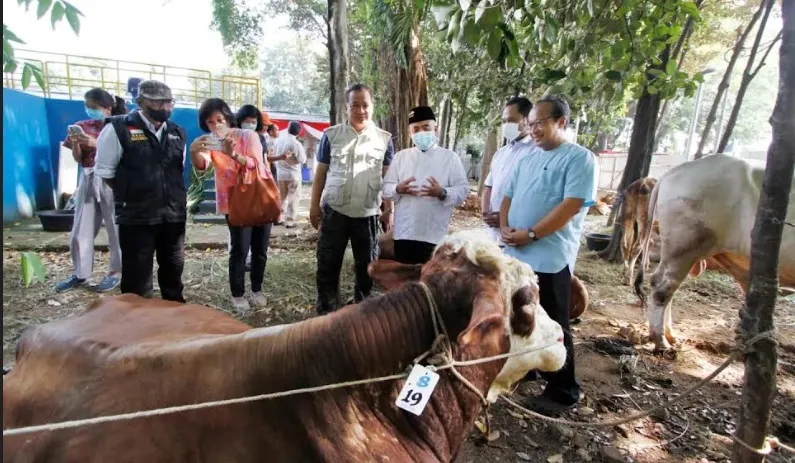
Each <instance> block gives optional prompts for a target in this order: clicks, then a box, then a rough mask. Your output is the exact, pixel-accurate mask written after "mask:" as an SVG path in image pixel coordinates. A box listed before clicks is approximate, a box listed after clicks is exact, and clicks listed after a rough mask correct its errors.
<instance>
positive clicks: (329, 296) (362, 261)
mask: <svg viewBox="0 0 795 463" xmlns="http://www.w3.org/2000/svg"><path fill="white" fill-rule="evenodd" d="M349 240H350V242H351V249H352V250H353V262H354V272H355V277H356V281H355V285H354V288H353V291H354V294H353V299H354V301H355V302H361V301H362V300H364V298H366V297H368V296H369V295H370V291H371V290H372V289H373V281H372V280H371V279H370V276H369V275H368V274H367V266H368V265H370V263H371V262H373V261H374V260H376V259H378V216H377V215H373V216H370V217H361V218H355V217H348V216H347V215H343V214H340V213H339V212H336V211H335V210H333V209H332V208H331V207H329V206H328V205H327V204H324V205H323V223H322V225H321V227H320V238H319V240H318V242H317V303H316V305H315V310H317V312H318V313H319V314H325V313H328V312H331V311H334V310H337V309H338V308H340V307H341V306H342V300H341V299H340V270H342V261H343V259H344V258H345V248H347V247H348V241H349Z"/></svg>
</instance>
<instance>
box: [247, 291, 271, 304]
mask: <svg viewBox="0 0 795 463" xmlns="http://www.w3.org/2000/svg"><path fill="white" fill-rule="evenodd" d="M251 302H252V303H253V304H254V305H255V306H257V307H265V306H266V305H268V298H266V297H265V295H264V294H263V293H262V291H260V292H256V293H251Z"/></svg>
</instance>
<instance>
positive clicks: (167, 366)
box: [3, 233, 566, 463]
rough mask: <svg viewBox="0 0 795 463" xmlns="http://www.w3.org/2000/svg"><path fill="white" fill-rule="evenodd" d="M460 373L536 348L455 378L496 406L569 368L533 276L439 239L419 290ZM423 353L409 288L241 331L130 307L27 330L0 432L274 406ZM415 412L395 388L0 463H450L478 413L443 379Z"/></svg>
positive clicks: (155, 305) (169, 308)
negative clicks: (540, 373) (523, 386)
mask: <svg viewBox="0 0 795 463" xmlns="http://www.w3.org/2000/svg"><path fill="white" fill-rule="evenodd" d="M420 279H421V281H423V282H425V283H426V284H427V285H428V287H429V288H430V290H431V293H432V294H433V298H434V299H435V301H436V303H437V304H438V307H439V310H440V312H441V315H442V318H443V321H444V324H445V326H446V327H447V330H448V332H449V333H450V336H451V342H452V344H453V355H454V357H455V358H456V359H459V360H463V359H477V358H483V357H487V356H493V355H497V354H502V353H507V352H509V351H511V350H514V351H515V350H516V349H522V348H527V347H532V346H537V347H539V348H543V349H540V350H538V351H535V352H530V353H525V354H523V355H521V356H518V357H513V358H511V359H510V360H508V361H505V360H502V361H494V362H490V363H485V364H480V365H477V366H471V367H466V368H459V371H460V372H461V373H462V374H463V375H464V376H465V377H466V378H467V379H468V380H469V381H470V382H471V383H472V384H473V385H474V386H475V387H476V388H477V389H478V390H479V391H480V392H481V393H482V394H487V393H488V395H489V397H490V398H491V399H492V400H493V399H495V398H496V394H497V393H499V392H500V391H502V390H505V389H507V388H509V387H510V386H511V384H512V383H513V382H515V381H516V380H518V379H519V378H521V377H522V376H523V375H524V374H525V372H526V371H528V370H530V369H533V368H537V369H541V370H545V371H554V370H557V369H559V368H561V367H562V366H563V363H564V362H565V356H566V354H565V348H564V346H563V343H562V331H561V329H560V325H558V324H557V323H555V322H553V321H552V320H550V319H549V317H547V316H546V313H545V312H544V310H543V309H542V308H541V307H540V305H539V304H538V287H537V285H536V283H535V275H534V274H533V272H532V270H531V269H530V268H529V267H528V266H527V265H524V264H521V263H519V262H518V261H516V260H514V259H510V258H507V257H506V256H504V255H503V253H502V252H500V249H499V248H498V247H497V246H496V245H494V244H492V243H491V242H490V241H489V239H488V237H486V236H485V235H482V236H481V237H478V236H474V235H472V234H467V233H459V234H454V235H451V236H449V237H448V238H447V239H446V240H445V242H444V243H443V244H442V245H441V246H440V247H439V248H438V249H437V251H436V253H435V255H434V257H433V259H432V260H431V261H430V262H429V263H427V264H426V265H425V266H424V267H423V269H422V272H421V275H420ZM433 340H434V330H433V328H432V321H431V312H430V308H429V301H428V299H427V298H426V296H425V293H424V291H423V290H422V288H421V287H420V286H419V285H417V284H408V285H403V286H402V287H401V288H398V289H396V290H395V291H393V292H390V293H388V294H386V295H384V296H382V297H378V298H373V299H370V300H367V301H365V302H362V303H361V304H358V305H355V306H348V307H346V308H343V309H341V310H340V311H338V312H336V313H333V314H331V315H328V316H324V317H318V318H314V319H310V320H307V321H304V322H300V323H295V324H291V325H284V326H280V327H271V328H262V329H250V327H249V326H247V325H245V324H242V323H240V322H237V321H235V320H233V319H232V318H231V317H228V316H227V315H225V314H222V313H219V312H215V311H213V310H212V309H209V308H205V307H201V306H196V305H184V304H178V303H174V302H165V301H160V300H149V299H142V298H138V297H137V296H132V295H122V296H117V297H107V298H103V299H100V300H99V301H98V302H96V303H95V304H94V306H93V307H92V308H90V309H89V310H88V311H87V312H86V313H84V314H83V315H81V316H78V317H75V318H70V319H66V320H61V321H56V322H51V323H48V324H45V325H42V326H39V327H36V328H34V329H31V330H28V331H27V332H26V333H25V334H24V335H23V337H22V339H21V340H20V342H19V345H18V350H17V365H16V368H15V369H14V370H13V371H12V372H11V373H10V374H9V375H8V376H6V378H5V381H4V382H3V429H9V428H17V427H22V426H31V425H38V424H44V423H53V422H59V421H64V420H74V419H82V418H88V417H95V416H101V415H111V414H119V413H128V412H133V411H139V410H148V409H154V408H161V407H168V406H177V405H183V404H192V403H200V402H206V401H213V400H222V399H229V398H234V397H243V396H250V395H257V394H265V393H271V392H277V391H285V390H291V389H298V388H306V387H311V386H319V385H324V384H331V383H337V382H342V381H349V380H355V379H363V378H372V377H378V376H383V375H390V374H394V373H396V372H401V371H403V370H404V369H405V368H406V367H407V366H408V365H410V364H411V362H412V360H413V359H415V358H416V357H417V356H418V355H420V354H421V353H423V352H425V351H426V350H427V349H429V347H430V346H431V344H432V343H433ZM440 375H441V378H440V381H439V383H438V385H437V387H436V389H435V391H434V393H433V395H432V397H431V400H430V402H429V404H428V406H427V408H426V409H425V411H424V413H423V414H422V415H421V416H419V417H417V416H414V415H412V414H410V413H407V412H404V411H403V410H400V409H397V408H396V407H395V405H394V402H395V400H396V399H397V394H398V392H399V390H400V388H401V387H402V384H403V381H396V382H388V383H378V384H370V385H367V386H361V387H352V388H346V389H337V390H333V391H325V392H319V393H313V394H304V395H296V396H290V397H284V398H280V399H274V400H263V401H258V402H251V403H246V404H238V405H232V406H225V407H219V408H211V409H203V410H197V411H190V412H183V413H177V414H172V415H164V416H157V417H148V418H141V419H135V420H129V421H119V422H110V423H103V424H96V425H91V426H84V427H79V428H73V429H66V430H59V431H51V432H49V431H48V432H37V433H33V434H28V435H19V436H8V437H4V439H3V461H4V462H32V461H60V462H81V463H82V462H110V461H113V462H169V463H175V462H194V461H207V462H221V461H230V462H232V461H234V462H260V461H272V462H298V461H392V462H397V461H407V462H408V461H452V460H453V459H454V458H455V456H456V454H457V453H458V451H459V448H460V446H461V444H462V442H463V441H464V439H465V438H466V436H467V435H468V433H469V432H470V430H471V428H472V424H473V422H474V420H475V418H476V417H477V415H478V413H479V412H480V409H481V402H480V399H479V398H478V396H477V395H476V394H475V393H473V392H472V391H471V390H470V389H468V388H467V387H465V386H464V385H463V384H462V382H461V381H459V380H458V379H456V378H454V377H453V376H452V375H451V374H450V373H449V371H442V372H440Z"/></svg>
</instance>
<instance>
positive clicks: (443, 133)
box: [439, 95, 453, 148]
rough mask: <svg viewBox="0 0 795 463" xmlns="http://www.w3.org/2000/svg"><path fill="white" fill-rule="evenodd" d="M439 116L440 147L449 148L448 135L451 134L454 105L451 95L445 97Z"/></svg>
mask: <svg viewBox="0 0 795 463" xmlns="http://www.w3.org/2000/svg"><path fill="white" fill-rule="evenodd" d="M439 110H440V114H439V145H441V146H442V147H443V148H447V140H448V139H449V137H448V133H449V132H450V120H451V116H452V114H451V112H452V111H453V103H452V101H451V100H450V96H449V95H445V97H444V98H443V99H442V104H441V105H440V109H439Z"/></svg>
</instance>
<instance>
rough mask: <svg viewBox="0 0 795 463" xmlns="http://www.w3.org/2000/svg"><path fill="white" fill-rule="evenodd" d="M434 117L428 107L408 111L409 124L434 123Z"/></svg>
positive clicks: (418, 107)
mask: <svg viewBox="0 0 795 463" xmlns="http://www.w3.org/2000/svg"><path fill="white" fill-rule="evenodd" d="M435 120H436V116H434V115H433V109H431V108H430V107H428V106H417V107H416V108H413V109H412V110H411V111H409V124H413V123H415V122H422V121H435Z"/></svg>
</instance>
